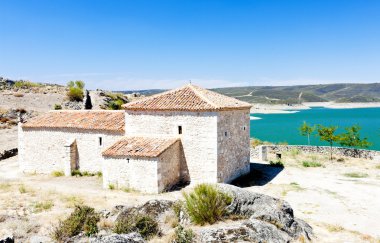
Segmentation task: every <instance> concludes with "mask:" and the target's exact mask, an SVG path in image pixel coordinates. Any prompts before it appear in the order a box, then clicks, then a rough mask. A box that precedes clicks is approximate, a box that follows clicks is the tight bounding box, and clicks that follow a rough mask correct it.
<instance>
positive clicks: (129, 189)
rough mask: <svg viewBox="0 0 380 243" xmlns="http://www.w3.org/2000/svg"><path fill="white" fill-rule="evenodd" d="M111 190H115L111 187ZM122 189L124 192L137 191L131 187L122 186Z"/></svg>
mask: <svg viewBox="0 0 380 243" xmlns="http://www.w3.org/2000/svg"><path fill="white" fill-rule="evenodd" d="M111 190H113V189H111ZM120 190H122V191H123V192H127V193H131V192H137V191H136V190H135V189H133V188H130V187H122V188H120Z"/></svg>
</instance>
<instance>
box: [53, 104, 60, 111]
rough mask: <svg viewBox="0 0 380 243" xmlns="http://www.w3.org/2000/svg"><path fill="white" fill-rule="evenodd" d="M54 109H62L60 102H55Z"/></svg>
mask: <svg viewBox="0 0 380 243" xmlns="http://www.w3.org/2000/svg"><path fill="white" fill-rule="evenodd" d="M54 110H62V106H61V105H60V104H55V105H54Z"/></svg>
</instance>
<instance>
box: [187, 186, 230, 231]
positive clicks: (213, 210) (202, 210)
mask: <svg viewBox="0 0 380 243" xmlns="http://www.w3.org/2000/svg"><path fill="white" fill-rule="evenodd" d="M183 196H184V197H185V204H184V207H185V209H186V212H187V213H188V214H189V216H190V219H191V220H192V222H194V223H195V224H200V225H204V224H205V223H209V224H213V223H215V222H216V221H218V220H220V219H222V217H224V216H225V215H226V214H227V211H226V207H227V206H228V205H229V204H230V203H231V202H232V198H231V196H229V195H228V194H226V193H223V192H221V191H219V190H218V189H217V188H216V186H214V185H211V184H199V185H197V186H195V187H194V190H193V191H192V192H191V193H189V194H187V193H183Z"/></svg>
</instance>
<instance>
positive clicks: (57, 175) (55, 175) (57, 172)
mask: <svg viewBox="0 0 380 243" xmlns="http://www.w3.org/2000/svg"><path fill="white" fill-rule="evenodd" d="M51 175H52V176H54V177H61V176H64V175H65V173H63V171H53V172H52V173H51Z"/></svg>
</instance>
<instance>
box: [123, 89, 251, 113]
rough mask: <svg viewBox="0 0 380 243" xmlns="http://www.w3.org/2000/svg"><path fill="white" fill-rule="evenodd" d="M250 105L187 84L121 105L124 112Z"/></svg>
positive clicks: (247, 106)
mask: <svg viewBox="0 0 380 243" xmlns="http://www.w3.org/2000/svg"><path fill="white" fill-rule="evenodd" d="M251 106H252V105H251V104H249V103H247V102H243V101H240V100H237V99H235V98H231V97H228V96H225V95H221V94H218V93H216V92H213V91H210V90H207V89H203V88H201V87H198V86H195V85H192V84H189V85H186V86H184V87H181V88H179V89H174V90H170V91H167V92H164V93H160V94H157V95H153V96H149V97H146V98H143V99H140V100H136V101H134V102H131V103H128V104H125V105H123V108H124V109H125V110H154V111H168V110H170V111H218V110H234V109H249V108H251Z"/></svg>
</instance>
